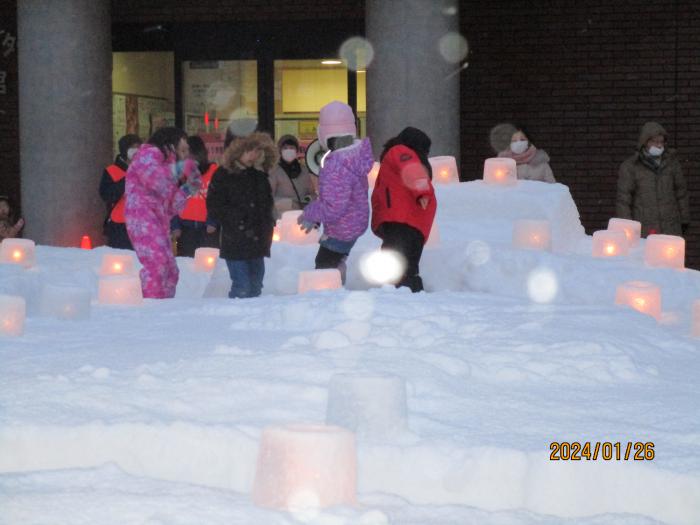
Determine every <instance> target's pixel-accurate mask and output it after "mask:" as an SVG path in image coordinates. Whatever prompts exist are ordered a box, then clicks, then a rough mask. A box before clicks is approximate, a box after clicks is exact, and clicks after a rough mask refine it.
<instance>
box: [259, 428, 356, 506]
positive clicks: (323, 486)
mask: <svg viewBox="0 0 700 525" xmlns="http://www.w3.org/2000/svg"><path fill="white" fill-rule="evenodd" d="M252 498H253V502H254V503H255V504H256V505H258V506H260V507H267V508H273V509H279V510H286V511H300V510H304V509H307V510H308V509H321V508H326V507H331V506H334V505H354V504H355V503H356V501H357V451H356V447H355V436H354V435H353V434H352V433H351V432H349V431H347V430H345V429H343V428H340V427H336V426H331V425H302V424H297V425H287V426H283V427H271V428H266V429H264V430H263V432H262V436H261V438H260V449H259V452H258V461H257V468H256V472H255V480H254V482H253V491H252Z"/></svg>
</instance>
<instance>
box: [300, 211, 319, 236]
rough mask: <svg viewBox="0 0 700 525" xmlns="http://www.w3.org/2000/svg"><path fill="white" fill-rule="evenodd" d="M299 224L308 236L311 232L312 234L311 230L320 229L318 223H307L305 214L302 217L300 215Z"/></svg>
mask: <svg viewBox="0 0 700 525" xmlns="http://www.w3.org/2000/svg"><path fill="white" fill-rule="evenodd" d="M297 224H298V225H299V226H301V229H302V230H304V233H307V234H308V233H309V232H311V230H313V229H314V228H318V225H317V224H316V223H314V222H311V221H307V220H306V219H305V218H304V214H303V213H302V214H301V215H299V217H298V218H297Z"/></svg>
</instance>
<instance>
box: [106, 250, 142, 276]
mask: <svg viewBox="0 0 700 525" xmlns="http://www.w3.org/2000/svg"><path fill="white" fill-rule="evenodd" d="M134 273H136V262H135V261H134V256H133V255H130V254H127V255H122V254H116V253H106V254H104V255H103V256H102V264H101V265H100V275H132V274H134Z"/></svg>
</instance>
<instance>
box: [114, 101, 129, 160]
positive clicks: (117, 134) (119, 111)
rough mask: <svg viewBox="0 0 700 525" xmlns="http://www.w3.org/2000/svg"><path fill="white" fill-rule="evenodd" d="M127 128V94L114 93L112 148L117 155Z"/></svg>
mask: <svg viewBox="0 0 700 525" xmlns="http://www.w3.org/2000/svg"><path fill="white" fill-rule="evenodd" d="M126 129H127V128H126V96H125V95H112V146H113V147H112V149H113V151H114V155H115V156H116V155H117V153H119V146H118V142H119V139H120V138H121V137H123V136H124V135H126V133H127V131H126Z"/></svg>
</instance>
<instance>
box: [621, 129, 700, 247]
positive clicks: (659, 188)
mask: <svg viewBox="0 0 700 525" xmlns="http://www.w3.org/2000/svg"><path fill="white" fill-rule="evenodd" d="M667 137H668V134H667V133H666V130H665V129H664V128H663V127H662V126H661V124H658V123H657V122H647V123H646V124H644V126H642V130H641V132H640V134H639V141H638V143H637V152H636V153H635V154H634V155H632V156H631V157H630V158H628V159H627V160H626V161H624V162H623V163H622V165H621V166H620V171H619V175H618V179H617V206H616V207H617V216H618V217H621V218H623V219H634V220H636V221H639V222H641V223H642V236H644V237H646V236H647V235H650V234H653V233H664V234H668V235H685V233H686V232H687V230H688V226H689V225H690V207H689V203H688V189H687V186H686V182H685V177H684V176H683V170H682V168H681V164H680V162H679V161H678V158H677V157H676V155H675V152H674V151H673V150H669V149H667V148H666V139H667Z"/></svg>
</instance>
